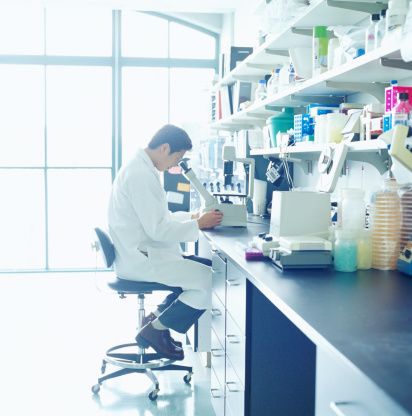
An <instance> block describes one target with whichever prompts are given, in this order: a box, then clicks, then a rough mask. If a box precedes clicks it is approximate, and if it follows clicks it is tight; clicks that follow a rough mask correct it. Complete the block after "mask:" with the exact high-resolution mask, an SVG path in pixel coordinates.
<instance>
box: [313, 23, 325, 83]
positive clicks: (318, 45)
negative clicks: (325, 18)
mask: <svg viewBox="0 0 412 416" xmlns="http://www.w3.org/2000/svg"><path fill="white" fill-rule="evenodd" d="M327 70H328V31H327V27H326V26H315V27H314V28H313V75H314V76H315V75H319V74H322V73H323V72H325V71H327Z"/></svg>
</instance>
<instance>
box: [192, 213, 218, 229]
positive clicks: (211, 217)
mask: <svg viewBox="0 0 412 416" xmlns="http://www.w3.org/2000/svg"><path fill="white" fill-rule="evenodd" d="M222 219H223V212H221V211H219V210H215V211H209V212H205V213H203V214H202V215H201V216H200V217H199V219H198V220H197V223H198V225H199V229H200V230H204V229H207V228H213V227H216V225H219V224H220V223H221V222H222Z"/></svg>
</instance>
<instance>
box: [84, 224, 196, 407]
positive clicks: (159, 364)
mask: <svg viewBox="0 0 412 416" xmlns="http://www.w3.org/2000/svg"><path fill="white" fill-rule="evenodd" d="M95 232H96V235H97V241H96V242H95V243H94V245H93V248H94V249H95V250H96V251H100V250H101V251H102V256H103V260H104V262H105V264H106V266H107V267H111V266H112V265H113V262H114V259H115V251H114V246H113V243H112V241H111V239H110V237H109V235H108V234H107V233H105V232H104V231H102V230H101V229H100V228H95ZM108 287H109V288H110V289H111V290H114V291H116V292H117V293H118V294H119V296H120V298H121V299H123V298H125V297H126V295H136V296H137V301H138V324H137V330H138V331H139V330H140V328H141V327H142V323H143V320H144V318H145V308H144V300H145V296H146V295H149V294H151V293H152V292H154V291H156V290H161V291H172V292H176V291H180V290H181V289H180V288H178V287H171V286H167V285H163V284H161V283H156V282H140V281H132V280H125V279H119V278H118V277H116V278H115V279H114V280H113V281H109V282H108ZM126 349H127V350H135V351H136V352H121V350H126ZM174 362H175V360H169V359H166V358H163V357H161V356H160V354H158V353H156V352H154V353H150V352H146V350H145V349H144V348H141V347H140V346H139V345H138V344H136V343H130V344H120V345H116V346H114V347H111V348H109V349H108V350H107V351H106V354H105V357H104V358H103V362H102V367H101V375H100V377H99V378H98V380H97V384H95V385H94V386H93V387H92V392H93V394H98V393H99V391H100V386H101V384H102V383H103V381H105V380H109V379H111V378H116V377H120V376H123V375H125V374H130V373H144V374H146V375H147V377H149V379H150V380H151V381H152V383H153V390H152V391H151V392H150V393H149V396H148V397H149V399H150V400H156V399H157V395H158V392H159V390H160V388H159V381H158V379H157V377H156V376H155V374H154V373H153V372H154V371H171V370H183V371H186V372H187V373H186V375H185V376H184V377H183V381H184V382H185V383H187V384H189V383H190V381H191V378H192V374H193V371H192V367H188V366H184V365H177V364H174ZM107 364H112V365H113V366H116V367H120V368H121V369H120V370H117V371H115V372H113V373H110V374H105V372H106V365H107Z"/></svg>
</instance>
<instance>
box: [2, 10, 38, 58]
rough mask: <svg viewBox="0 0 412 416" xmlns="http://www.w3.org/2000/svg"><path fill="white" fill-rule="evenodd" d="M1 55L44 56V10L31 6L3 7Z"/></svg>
mask: <svg viewBox="0 0 412 416" xmlns="http://www.w3.org/2000/svg"><path fill="white" fill-rule="evenodd" d="M0 54H2V55H42V54H44V10H43V9H42V8H40V7H31V6H29V5H27V4H26V5H19V6H11V5H7V6H6V5H2V6H1V9H0Z"/></svg>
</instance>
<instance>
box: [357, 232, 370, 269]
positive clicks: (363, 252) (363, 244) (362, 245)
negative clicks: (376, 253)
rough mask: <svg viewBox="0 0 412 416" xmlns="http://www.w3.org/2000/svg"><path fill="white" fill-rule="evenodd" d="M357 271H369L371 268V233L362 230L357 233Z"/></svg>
mask: <svg viewBox="0 0 412 416" xmlns="http://www.w3.org/2000/svg"><path fill="white" fill-rule="evenodd" d="M357 242H358V270H369V269H370V268H371V267H372V235H371V231H370V230H367V229H364V230H362V231H360V232H359V234H358V238H357Z"/></svg>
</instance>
